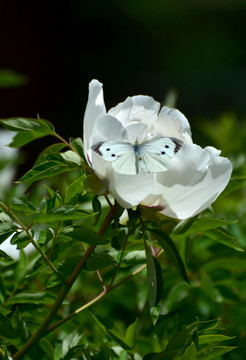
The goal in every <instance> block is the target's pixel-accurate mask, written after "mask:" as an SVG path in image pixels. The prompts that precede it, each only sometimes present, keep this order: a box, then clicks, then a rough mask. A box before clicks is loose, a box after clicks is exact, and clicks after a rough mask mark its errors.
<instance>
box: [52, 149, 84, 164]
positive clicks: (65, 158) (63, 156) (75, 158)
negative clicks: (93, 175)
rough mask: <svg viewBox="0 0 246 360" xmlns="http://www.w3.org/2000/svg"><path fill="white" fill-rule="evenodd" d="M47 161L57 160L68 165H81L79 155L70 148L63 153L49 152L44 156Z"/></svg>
mask: <svg viewBox="0 0 246 360" xmlns="http://www.w3.org/2000/svg"><path fill="white" fill-rule="evenodd" d="M46 159H47V161H59V162H61V163H64V164H66V165H68V166H70V167H75V166H76V165H77V166H81V165H82V161H81V158H80V156H79V155H78V154H77V153H75V152H74V151H72V150H68V151H65V152H63V153H56V154H49V155H47V156H46Z"/></svg>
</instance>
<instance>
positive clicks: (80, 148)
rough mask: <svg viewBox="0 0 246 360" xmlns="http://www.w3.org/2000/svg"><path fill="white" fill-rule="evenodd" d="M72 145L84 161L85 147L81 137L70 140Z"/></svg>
mask: <svg viewBox="0 0 246 360" xmlns="http://www.w3.org/2000/svg"><path fill="white" fill-rule="evenodd" d="M69 140H70V144H71V145H72V147H73V148H74V150H76V152H77V153H78V154H79V155H80V156H81V157H82V158H83V159H84V158H85V155H84V147H83V141H82V139H81V138H80V137H77V138H76V139H69Z"/></svg>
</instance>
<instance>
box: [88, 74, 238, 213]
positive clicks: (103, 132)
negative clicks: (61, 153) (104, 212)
mask: <svg viewBox="0 0 246 360" xmlns="http://www.w3.org/2000/svg"><path fill="white" fill-rule="evenodd" d="M159 109H160V104H159V103H158V102H156V101H155V100H154V99H153V98H152V97H149V96H142V95H139V96H133V97H128V98H127V99H126V100H125V101H124V102H123V103H120V104H118V105H117V106H116V107H114V108H112V109H110V110H109V111H108V112H106V109H105V104H104V99H103V90H102V84H101V83H99V82H98V81H97V80H92V81H91V83H90V85H89V99H88V103H87V107H86V111H85V117H84V152H85V155H86V157H87V161H88V163H89V165H90V166H91V167H92V169H93V170H94V172H95V173H96V175H97V176H98V177H99V178H100V179H101V180H102V181H103V182H104V184H105V185H106V186H107V188H108V190H109V192H110V193H111V194H112V195H113V196H114V198H115V199H116V200H117V201H118V203H119V204H120V205H121V206H122V207H124V208H126V209H127V208H131V207H133V206H136V205H139V204H142V205H145V206H151V207H156V208H158V209H159V211H160V212H161V213H162V214H164V215H166V216H170V217H174V218H178V219H185V218H189V217H192V216H194V215H196V214H198V213H200V212H201V211H202V210H204V209H206V208H207V207H208V206H210V205H211V204H212V202H213V201H214V200H215V199H216V198H217V197H218V196H219V194H220V193H221V192H222V191H223V190H224V188H225V187H226V185H227V183H228V181H229V179H230V176H231V172H232V165H231V162H230V161H229V160H228V159H227V158H224V157H221V156H219V155H220V151H219V150H216V149H215V148H213V147H206V148H205V149H202V148H201V147H200V146H198V145H195V144H193V142H192V139H191V132H190V126H189V123H188V120H187V119H186V117H185V116H184V115H183V114H182V113H181V112H180V111H178V110H176V109H170V108H168V107H166V106H164V107H163V108H162V109H161V110H160V112H159ZM165 137H168V138H171V140H169V139H168V140H167V139H166V138H165ZM166 141H169V142H166ZM104 142H108V143H106V144H104ZM163 142H164V143H163ZM146 144H147V145H146ZM165 144H168V145H165ZM169 145H170V146H169ZM160 146H164V147H165V148H169V149H167V150H168V151H169V153H167V154H168V156H167V154H166V155H162V154H165V152H164V151H161V150H160ZM109 147H110V148H109ZM147 147H148V149H147ZM112 149H113V150H112ZM149 149H150V150H151V152H149V151H146V150H149ZM109 150H110V151H109ZM107 151H108V152H107ZM109 155H110V156H109ZM111 157H113V158H111Z"/></svg>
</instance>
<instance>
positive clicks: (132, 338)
mask: <svg viewBox="0 0 246 360" xmlns="http://www.w3.org/2000/svg"><path fill="white" fill-rule="evenodd" d="M137 325H138V319H136V320H135V321H134V323H132V324H131V325H130V326H128V328H127V330H126V335H125V338H124V341H125V343H126V344H127V346H128V347H129V348H130V349H133V348H134V347H135V344H136V331H137Z"/></svg>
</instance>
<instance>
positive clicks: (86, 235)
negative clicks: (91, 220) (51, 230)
mask: <svg viewBox="0 0 246 360" xmlns="http://www.w3.org/2000/svg"><path fill="white" fill-rule="evenodd" d="M59 235H63V236H67V237H69V238H71V239H73V240H76V241H81V242H85V243H88V244H95V245H104V244H108V243H109V242H110V240H109V239H105V238H104V237H102V236H101V235H99V234H98V233H97V232H95V231H93V230H90V229H88V228H87V227H85V226H77V225H74V226H67V227H65V228H63V229H61V230H60V231H59Z"/></svg>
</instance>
